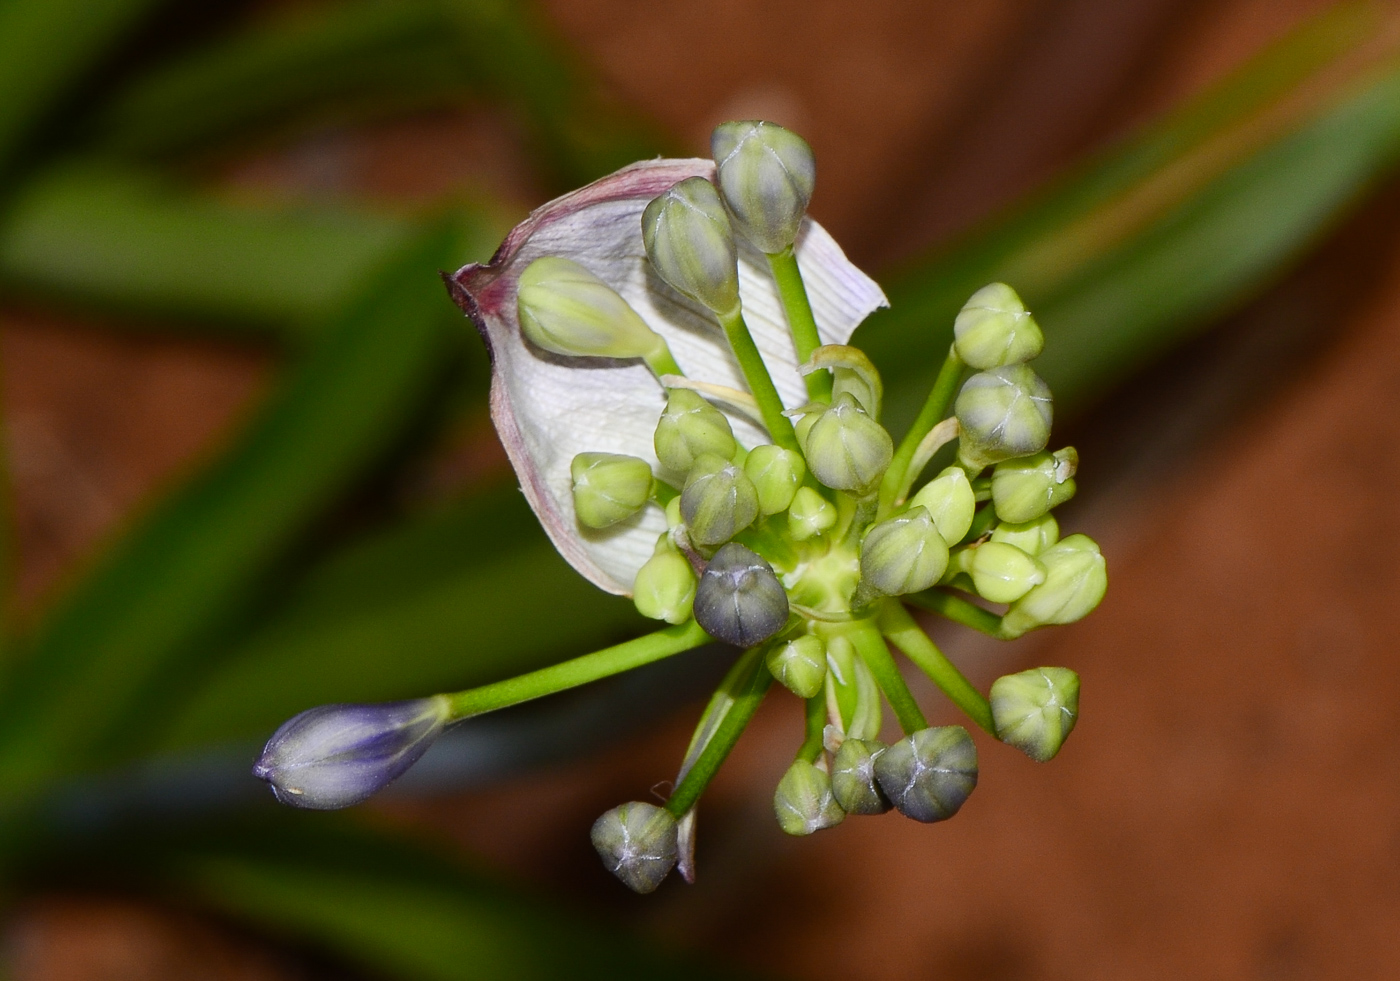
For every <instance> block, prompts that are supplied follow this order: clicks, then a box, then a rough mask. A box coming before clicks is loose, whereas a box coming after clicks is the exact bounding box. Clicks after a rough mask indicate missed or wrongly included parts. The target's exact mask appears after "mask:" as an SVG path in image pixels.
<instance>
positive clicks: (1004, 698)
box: [991, 668, 1079, 763]
mask: <svg viewBox="0 0 1400 981" xmlns="http://www.w3.org/2000/svg"><path fill="white" fill-rule="evenodd" d="M991 702H992V721H993V722H995V723H996V730H997V738H998V739H1000V740H1001V741H1002V742H1004V743H1006V744H1008V745H1011V746H1015V747H1016V748H1017V749H1019V750H1020V751H1021V752H1023V753H1025V754H1026V755H1027V756H1029V757H1030V758H1031V759H1033V760H1035V761H1036V762H1037V763H1044V762H1046V761H1048V760H1051V759H1054V757H1055V754H1056V753H1058V752H1059V751H1060V747H1061V746H1063V745H1064V742H1065V740H1066V739H1068V738H1069V734H1070V733H1071V732H1072V731H1074V723H1075V721H1076V720H1077V719H1078V718H1079V675H1077V674H1075V673H1074V672H1073V671H1071V670H1070V669H1069V668H1032V669H1031V670H1029V671H1022V672H1021V673H1020V674H1008V675H1006V676H1005V677H1002V678H998V679H997V680H996V681H995V682H993V683H992V698H991Z"/></svg>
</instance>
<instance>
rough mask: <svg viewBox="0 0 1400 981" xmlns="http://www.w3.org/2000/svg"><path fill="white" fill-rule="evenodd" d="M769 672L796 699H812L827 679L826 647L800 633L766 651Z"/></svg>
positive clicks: (811, 637)
mask: <svg viewBox="0 0 1400 981" xmlns="http://www.w3.org/2000/svg"><path fill="white" fill-rule="evenodd" d="M766 663H767V665H768V672H769V673H770V674H771V675H772V676H773V677H774V678H775V679H777V681H778V682H779V683H780V684H781V685H782V686H783V687H785V688H786V689H787V690H788V691H790V692H792V693H793V694H794V695H796V696H798V697H799V698H811V697H812V696H813V695H815V694H817V693H818V692H819V691H821V690H822V682H824V681H825V680H826V644H824V643H822V640H821V638H820V637H814V636H813V635H811V634H803V635H802V636H801V637H794V638H793V639H792V640H790V641H788V642H787V643H785V644H779V645H778V646H776V647H774V648H773V649H772V650H771V651H769V652H768V654H767V658H766Z"/></svg>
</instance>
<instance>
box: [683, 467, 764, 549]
mask: <svg viewBox="0 0 1400 981" xmlns="http://www.w3.org/2000/svg"><path fill="white" fill-rule="evenodd" d="M681 514H683V515H684V516H685V524H686V527H687V528H688V529H689V531H690V540H691V541H693V542H695V543H696V544H697V545H719V544H720V543H722V542H727V541H729V539H731V538H733V537H734V536H735V535H736V534H738V533H739V532H741V531H743V530H744V529H745V528H747V527H748V526H749V525H751V524H753V522H754V519H755V518H757V517H758V491H757V490H756V489H755V488H754V485H753V481H751V480H749V478H748V477H747V476H745V474H744V471H743V469H742V468H741V467H740V466H739V465H738V464H736V463H732V462H731V461H729V460H726V459H724V458H723V457H719V456H715V455H714V454H706V455H704V456H702V457H700V458H699V459H698V460H696V461H695V468H694V469H693V470H691V471H690V476H688V477H686V479H685V489H684V490H682V491H681Z"/></svg>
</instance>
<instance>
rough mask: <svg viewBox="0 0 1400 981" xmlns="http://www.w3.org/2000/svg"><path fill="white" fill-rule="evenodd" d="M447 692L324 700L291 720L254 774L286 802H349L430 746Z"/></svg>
mask: <svg viewBox="0 0 1400 981" xmlns="http://www.w3.org/2000/svg"><path fill="white" fill-rule="evenodd" d="M449 712H450V706H449V705H448V702H447V699H446V698H443V697H441V696H434V697H432V698H417V699H413V700H411V701H406V702H384V703H381V704H378V705H321V706H318V707H316V708H313V709H307V710H306V711H305V712H302V713H301V714H300V715H297V716H294V717H293V718H292V719H290V720H288V721H287V722H284V723H283V724H282V726H281V727H280V728H279V729H278V730H277V731H276V732H274V733H273V734H272V738H271V739H269V740H268V741H267V745H266V746H265V747H263V751H262V755H260V756H259V757H258V761H257V762H256V763H255V764H254V765H253V776H255V777H257V778H258V779H260V780H266V781H267V782H268V783H269V784H271V785H272V793H273V794H274V795H275V796H276V798H277V799H278V800H279V801H281V802H282V803H283V804H291V805H292V806H293V807H304V808H307V809H310V810H316V811H329V810H334V809H336V808H339V807H349V806H350V805H351V804H358V803H360V802H361V801H363V800H366V799H367V798H369V797H370V796H371V795H373V794H374V793H376V792H378V791H379V790H382V789H383V788H384V787H385V786H386V785H387V784H388V783H389V782H390V781H391V780H393V779H394V778H395V777H397V776H399V775H400V774H401V773H403V772H404V771H405V770H407V769H408V768H409V767H410V766H412V765H413V764H414V763H415V762H417V761H418V758H419V757H420V756H422V755H423V754H424V753H425V752H427V750H428V747H429V746H431V745H432V744H433V741H434V740H436V739H437V737H438V734H439V733H441V732H442V728H443V726H444V725H446V724H447V719H448V715H449Z"/></svg>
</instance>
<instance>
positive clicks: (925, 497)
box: [909, 467, 977, 545]
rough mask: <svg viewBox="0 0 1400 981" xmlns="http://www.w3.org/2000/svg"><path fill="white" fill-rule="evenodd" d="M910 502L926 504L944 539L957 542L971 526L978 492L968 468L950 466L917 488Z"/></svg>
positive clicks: (953, 542)
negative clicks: (975, 490)
mask: <svg viewBox="0 0 1400 981" xmlns="http://www.w3.org/2000/svg"><path fill="white" fill-rule="evenodd" d="M909 506H910V507H921V508H925V509H926V510H927V511H928V513H929V517H931V518H933V523H934V526H935V527H937V528H938V533H939V534H940V535H942V536H943V540H944V541H945V542H947V543H948V544H949V545H956V544H957V543H958V542H960V541H962V540H963V538H964V537H965V536H966V535H967V532H968V529H969V528H971V527H972V514H973V512H974V511H976V510H977V495H976V494H975V493H974V492H973V490H972V482H971V481H969V480H968V479H967V471H966V470H964V469H963V468H962V467H949V468H948V469H946V470H944V471H943V472H942V473H940V474H939V475H938V476H937V477H935V478H933V479H932V480H930V481H929V482H928V483H927V484H925V485H924V486H923V487H921V488H919V492H918V493H917V494H915V495H914V497H913V498H912V499H911V500H910V501H909Z"/></svg>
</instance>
